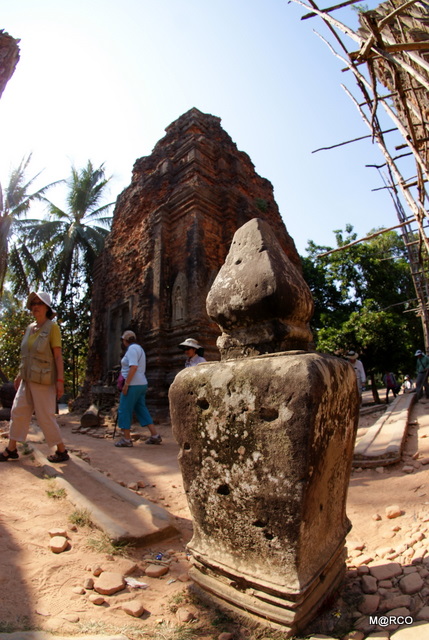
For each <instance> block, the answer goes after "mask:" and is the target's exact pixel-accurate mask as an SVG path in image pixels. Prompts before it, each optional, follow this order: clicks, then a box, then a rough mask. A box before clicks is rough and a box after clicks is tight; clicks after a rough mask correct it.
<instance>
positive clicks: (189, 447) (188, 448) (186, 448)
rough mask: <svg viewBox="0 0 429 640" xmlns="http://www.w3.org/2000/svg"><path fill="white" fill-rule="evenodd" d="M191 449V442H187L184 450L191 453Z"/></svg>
mask: <svg viewBox="0 0 429 640" xmlns="http://www.w3.org/2000/svg"><path fill="white" fill-rule="evenodd" d="M190 449H191V445H190V444H189V442H185V444H184V445H183V450H184V451H190Z"/></svg>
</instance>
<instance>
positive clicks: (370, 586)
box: [362, 575, 377, 593]
mask: <svg viewBox="0 0 429 640" xmlns="http://www.w3.org/2000/svg"><path fill="white" fill-rule="evenodd" d="M362 591H363V592H364V593H376V592H377V579H376V578H374V576H371V575H367V576H362Z"/></svg>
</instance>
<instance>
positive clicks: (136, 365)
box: [115, 329, 162, 448]
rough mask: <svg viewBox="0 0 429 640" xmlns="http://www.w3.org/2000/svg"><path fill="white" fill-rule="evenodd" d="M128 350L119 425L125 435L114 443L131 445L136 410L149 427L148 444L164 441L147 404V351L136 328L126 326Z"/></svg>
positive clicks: (124, 364) (119, 409)
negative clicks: (131, 328)
mask: <svg viewBox="0 0 429 640" xmlns="http://www.w3.org/2000/svg"><path fill="white" fill-rule="evenodd" d="M121 340H122V342H123V345H124V347H125V353H124V356H123V358H122V360H121V376H122V380H123V385H122V387H121V395H120V398H119V408H118V425H119V428H120V429H121V431H122V437H121V438H120V439H119V440H118V441H117V442H115V447H121V448H124V447H132V446H134V445H133V441H132V440H131V424H132V421H133V415H134V414H135V415H136V417H137V420H138V421H139V423H140V426H141V427H147V428H148V429H149V432H150V436H149V438H147V440H145V444H161V442H162V438H161V436H160V435H159V433H157V432H156V428H155V425H154V424H153V420H152V417H151V415H150V413H149V410H148V408H147V406H146V391H147V386H148V385H147V378H146V354H145V352H144V349H143V347H141V346H140V345H139V344H137V337H136V334H135V333H134V331H131V330H130V329H127V330H126V331H124V333H123V334H122V338H121Z"/></svg>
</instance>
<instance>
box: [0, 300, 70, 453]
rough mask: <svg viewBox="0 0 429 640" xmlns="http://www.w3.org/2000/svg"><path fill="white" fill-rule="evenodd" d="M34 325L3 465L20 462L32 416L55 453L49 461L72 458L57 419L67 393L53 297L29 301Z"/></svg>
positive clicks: (29, 329)
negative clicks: (59, 403) (20, 448)
mask: <svg viewBox="0 0 429 640" xmlns="http://www.w3.org/2000/svg"><path fill="white" fill-rule="evenodd" d="M27 309H30V311H31V312H32V314H33V316H34V319H35V322H32V323H31V324H30V325H29V326H28V327H27V330H26V332H25V335H24V337H23V339H22V343H21V364H20V367H19V373H18V375H17V376H16V378H15V381H14V386H15V389H16V396H15V399H14V402H13V406H12V411H11V421H10V426H9V442H8V445H7V447H6V449H5V450H4V451H3V452H2V453H0V462H7V461H8V460H17V459H18V458H19V454H18V451H17V442H25V440H26V438H27V435H28V430H29V427H30V422H31V417H32V415H33V413H35V414H36V420H37V424H38V425H39V427H40V428H41V430H42V431H43V434H44V436H45V439H46V442H47V443H48V445H49V446H50V447H53V446H55V445H56V448H57V449H56V452H55V453H54V454H52V455H50V456H48V460H49V461H50V462H65V461H66V460H68V459H69V455H68V453H67V449H66V448H65V445H64V443H63V440H62V437H61V432H60V429H59V426H58V423H57V421H56V418H55V409H56V400H58V399H59V398H61V396H62V395H63V394H64V364H63V357H62V351H61V333H60V329H59V326H58V324H57V323H56V322H53V321H52V318H54V316H55V315H56V314H55V311H54V309H53V308H52V302H51V296H50V295H49V293H46V292H45V291H37V292H34V291H32V292H31V293H30V295H29V296H28V299H27Z"/></svg>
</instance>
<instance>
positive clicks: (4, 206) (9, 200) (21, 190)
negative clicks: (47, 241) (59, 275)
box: [0, 153, 61, 296]
mask: <svg viewBox="0 0 429 640" xmlns="http://www.w3.org/2000/svg"><path fill="white" fill-rule="evenodd" d="M30 160H31V153H30V154H29V155H28V156H27V157H26V158H23V159H22V160H21V163H20V165H19V166H18V167H17V168H16V169H13V170H12V172H11V174H10V177H9V182H8V185H7V187H6V188H5V189H2V186H1V184H0V296H1V295H2V294H3V286H4V281H5V277H6V272H7V268H8V264H9V257H10V256H13V257H14V262H15V263H17V265H18V268H22V269H23V270H24V264H23V262H21V257H22V258H23V259H25V256H27V258H28V261H29V263H30V262H31V256H30V254H29V252H28V249H27V246H26V243H25V241H24V238H25V235H26V233H25V231H26V226H27V225H28V223H29V221H28V220H27V219H26V218H25V216H26V214H27V213H28V211H29V209H30V206H31V204H32V202H34V201H35V200H42V199H43V194H44V193H45V192H46V191H47V190H48V189H49V188H50V187H52V186H54V185H55V184H58V182H52V183H50V184H48V185H46V187H42V188H41V189H38V190H37V191H35V192H34V193H30V192H29V191H30V187H31V185H32V184H33V183H34V181H35V180H36V179H37V178H38V177H39V175H40V173H41V172H39V173H38V174H37V175H35V176H34V177H33V178H31V179H30V180H27V178H26V176H25V174H26V171H27V169H28V165H29V164H30ZM59 182H61V181H59ZM18 247H21V249H22V252H20V251H18V250H17V248H18ZM33 268H35V269H37V265H36V263H34V264H33ZM38 275H39V277H40V273H39V274H38ZM24 288H25V287H24Z"/></svg>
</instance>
